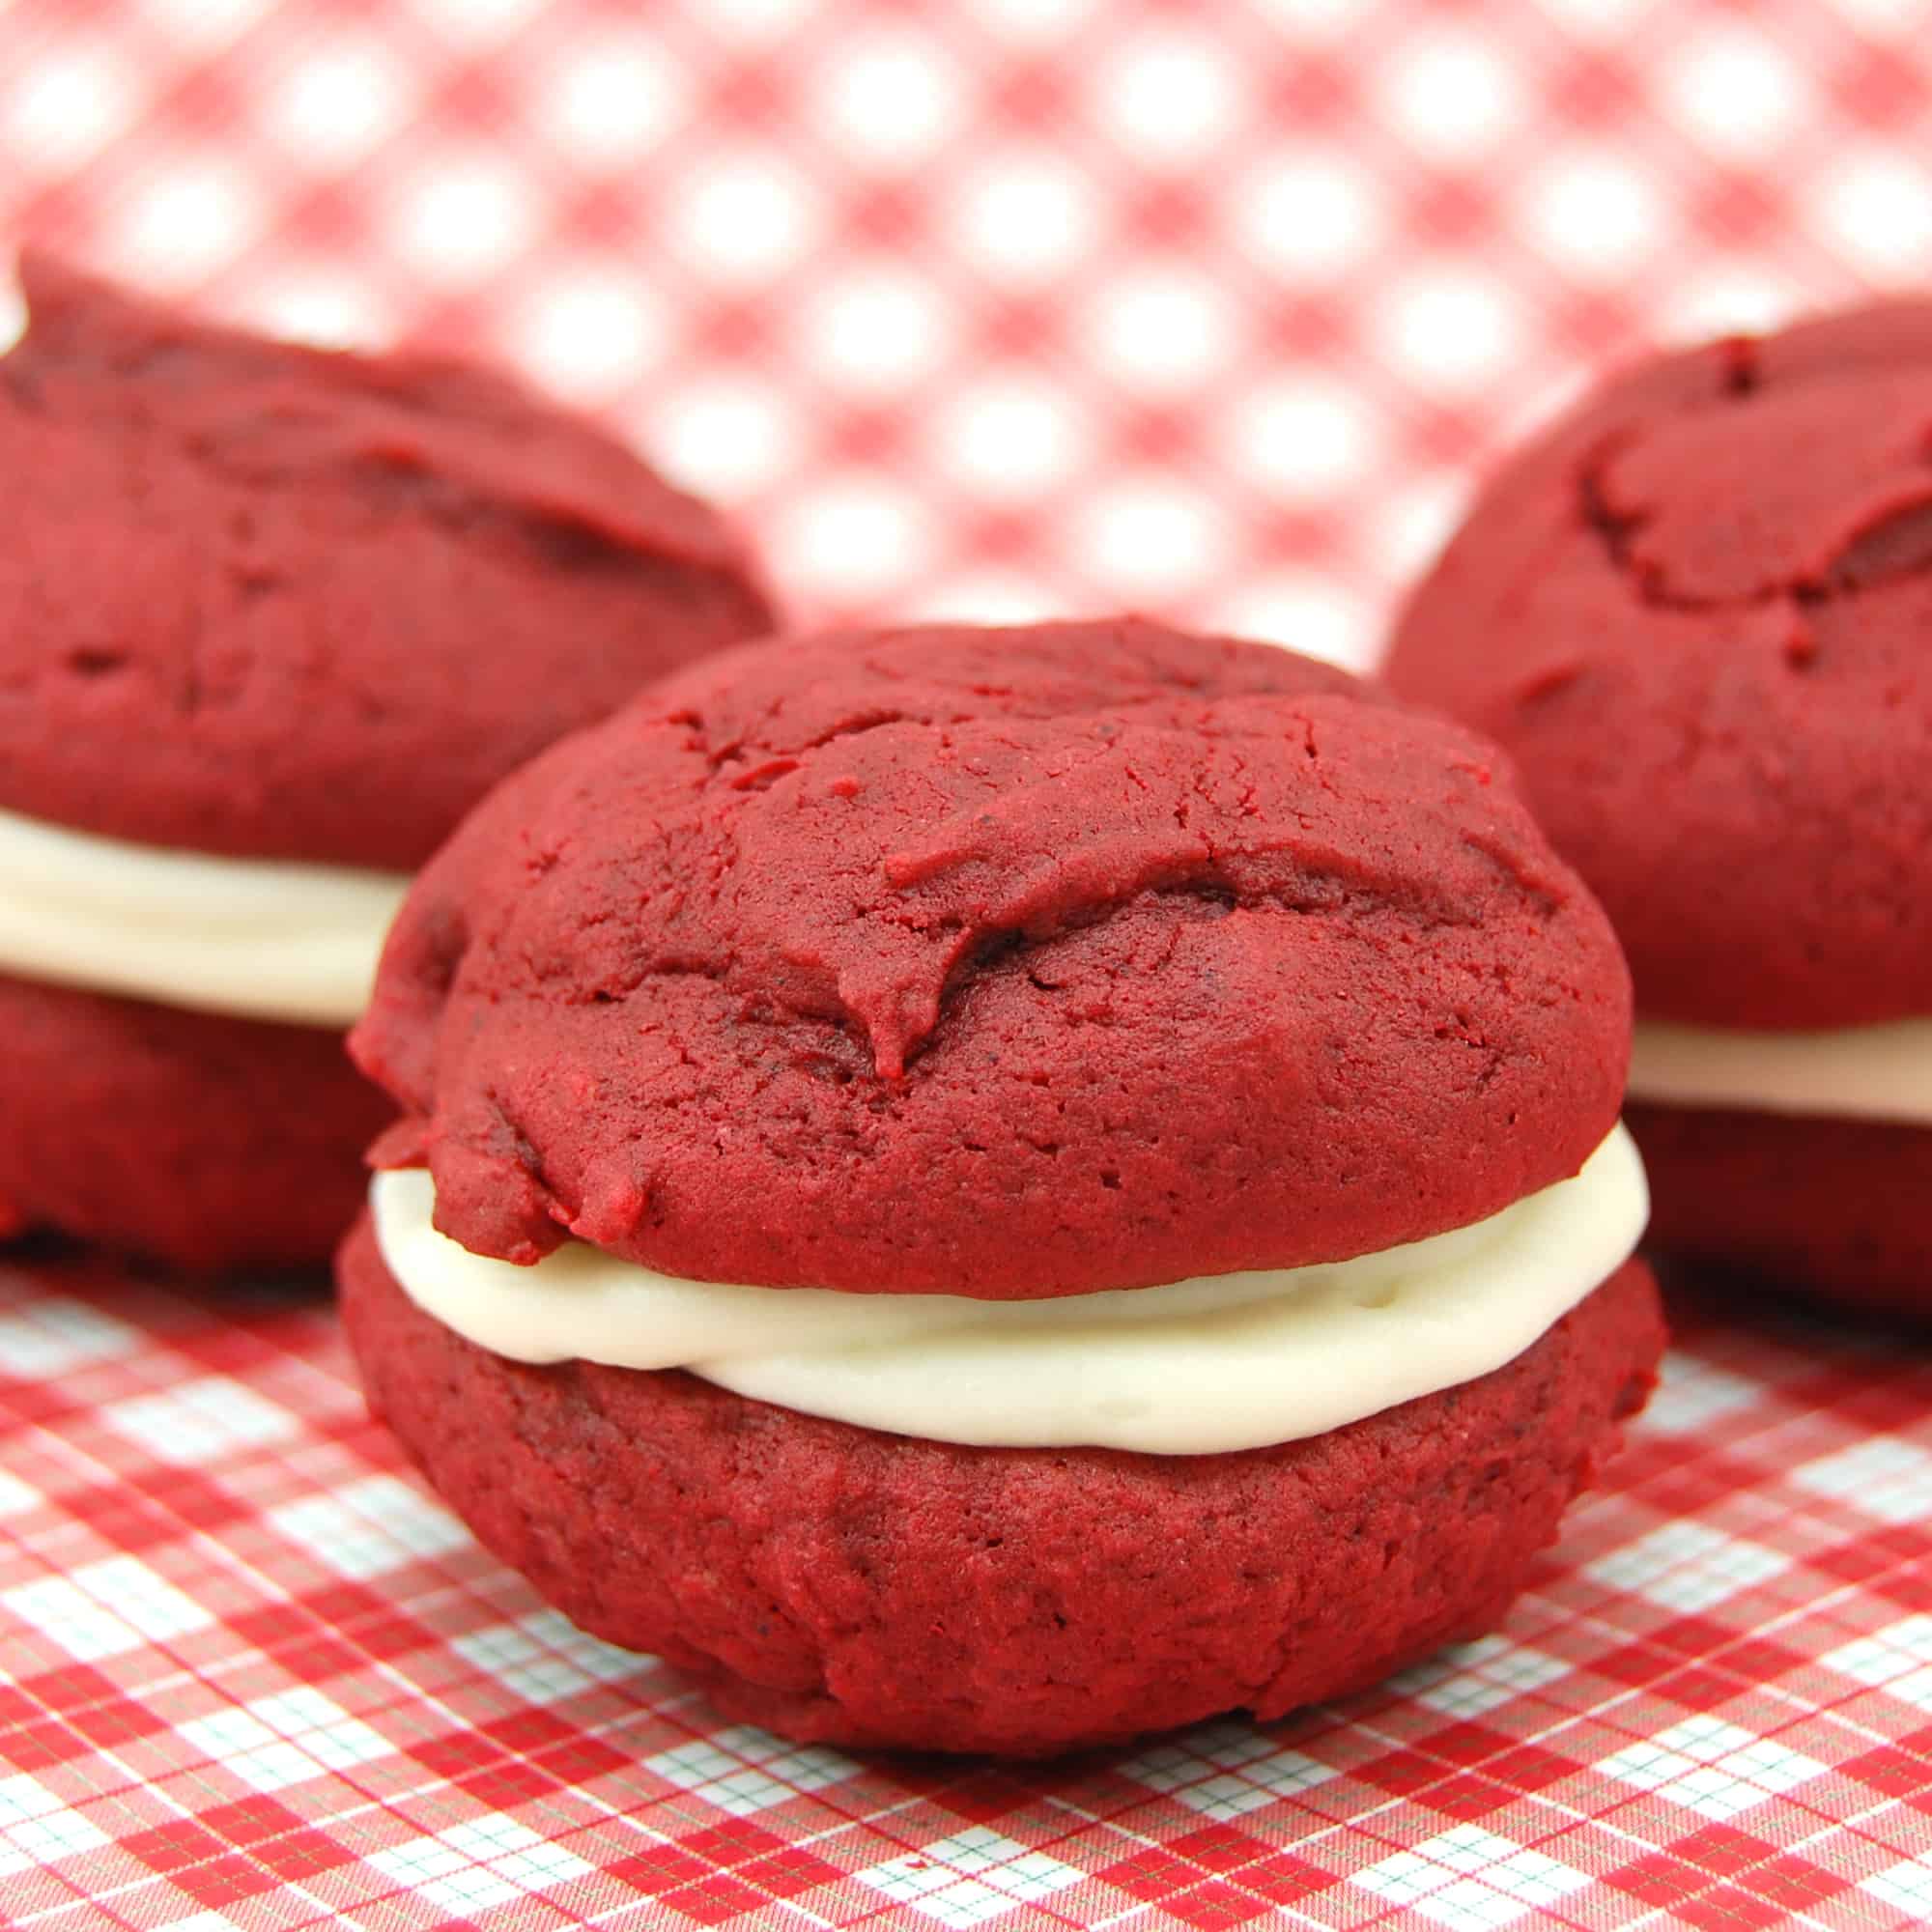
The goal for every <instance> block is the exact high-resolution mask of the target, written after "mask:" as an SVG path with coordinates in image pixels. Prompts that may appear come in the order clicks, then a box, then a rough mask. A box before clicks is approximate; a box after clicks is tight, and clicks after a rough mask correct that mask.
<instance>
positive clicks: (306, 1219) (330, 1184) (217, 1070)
mask: <svg viewBox="0 0 1932 1932" xmlns="http://www.w3.org/2000/svg"><path fill="white" fill-rule="evenodd" d="M0 1039H4V1040H5V1041H6V1052H5V1055H4V1056H0V1201H5V1202H7V1203H9V1204H11V1205H12V1207H13V1208H14V1211H15V1213H16V1215H17V1217H18V1219H19V1220H20V1221H22V1222H23V1223H25V1224H27V1225H30V1226H33V1225H44V1226H49V1227H54V1228H59V1229H62V1230H64V1231H65V1232H66V1233H68V1234H71V1235H77V1236H80V1237H81V1238H82V1239H83V1240H89V1241H99V1242H101V1243H104V1244H106V1245H108V1246H111V1247H117V1248H124V1249H127V1250H128V1251H130V1252H132V1253H135V1254H139V1255H144V1256H148V1257H151V1258H152V1259H154V1260H156V1261H160V1262H165V1263H168V1264H171V1265H173V1266H175V1267H180V1268H186V1269H192V1270H197V1271H200V1270H208V1271H217V1270H219V1271H226V1270H231V1269H239V1268H250V1267H252V1268H265V1269H267V1268H288V1267H307V1266H313V1265H315V1264H319V1263H322V1262H325V1261H327V1258H328V1255H329V1251H330V1249H331V1248H332V1247H333V1246H334V1244H335V1242H336V1241H337V1240H338V1239H340V1237H341V1235H342V1232H343V1230H344V1229H345V1228H347V1227H348V1225H349V1223H350V1222H351V1221H352V1220H353V1219H354V1218H355V1212H356V1208H357V1206H358V1205H359V1203H360V1201H361V1198H362V1195H363V1192H364V1189H365V1187H366V1184H367V1175H366V1174H365V1172H364V1170H363V1167H362V1151H363V1149H364V1148H366V1147H367V1146H368V1145H369V1143H370V1141H371V1140H373V1139H374V1138H375V1136H376V1134H377V1133H378V1132H379V1131H380V1130H381V1128H382V1127H383V1125H384V1123H385V1122H387V1121H388V1120H389V1119H390V1118H391V1117H392V1115H393V1112H394V1110H393V1109H392V1108H391V1107H390V1106H389V1105H388V1103H387V1102H386V1101H385V1100H384V1097H383V1095H382V1094H380V1093H378V1092H377V1091H376V1089H375V1088H374V1087H372V1086H370V1085H369V1083H368V1082H367V1081H365V1080H364V1079H363V1078H362V1076H361V1075H360V1074H359V1073H357V1072H356V1071H355V1067H354V1066H352V1065H350V1062H349V1057H348V1055H347V1054H346V1053H345V1052H344V1051H343V1046H342V1036H341V1035H340V1034H339V1033H333V1032H330V1031H328V1030H327V1029H326V1028H322V1027H298V1026H274V1025H270V1024H267V1023H265V1022H262V1021H258V1020H241V1019H230V1018H228V1017H226V1016H225V1015H221V1014H216V1013H196V1012H186V1011H184V1010H182V1009H179V1008H175V1007H163V1006H156V1005H153V1004H150V1003H149V1002H147V1001H144V1000H123V999H116V998H114V997H112V996H110V995H107V994H102V993H91V992H83V991H81V990H79V989H78V988H75V987H70V986H47V985H42V984H39V983H38V982H35V981H31V980H13V979H7V978H4V977H0Z"/></svg>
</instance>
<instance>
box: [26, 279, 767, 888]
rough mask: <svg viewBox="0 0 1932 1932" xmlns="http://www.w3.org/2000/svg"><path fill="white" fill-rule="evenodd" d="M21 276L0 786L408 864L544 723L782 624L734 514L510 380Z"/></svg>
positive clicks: (205, 840) (184, 829) (254, 845)
mask: <svg viewBox="0 0 1932 1932" xmlns="http://www.w3.org/2000/svg"><path fill="white" fill-rule="evenodd" d="M20 275H21V281H22V284H23V287H24V289H25V292H26V296H27V300H28V306H29V316H30V322H29V327H28V329H27V332H26V334H25V335H24V336H23V337H22V339H21V340H20V342H19V343H18V344H17V345H16V346H15V347H14V349H13V350H12V351H11V352H10V353H9V354H8V355H6V356H5V357H4V359H0V456H4V461H0V493H4V503H5V509H6V518H7V525H8V533H9V535H8V542H7V544H6V546H5V548H4V551H0V807H4V808H7V809H10V810H16V811H20V812H24V813H27V814H30V815H32V816H34V817H37V818H41V819H44V820H48V821H51V822H53V823H56V824H59V825H63V826H67V827H71V828H73V829H75V830H79V831H84V832H94V833H100V834H105V835H107V836H109V837H112V838H127V839H131V840H135V841H138V842H142V843H147V844H156V845H169V846H182V847H188V848H191V849H194V850H197V851H202V852H210V853H216V854H225V855H230V856H238V857H270V858H299V859H307V860H315V861H335V862H339V863H342V864H346V865H354V866H364V867H379V868H384V869H395V870H406V869H409V868H411V867H414V866H415V865H417V864H419V863H420V862H421V861H422V860H423V859H424V858H426V857H427V856H428V855H429V852H430V851H431V849H432V848H433V847H434V846H435V845H436V843H437V842H438V840H440V838H442V837H443V835H444V834H445V833H446V832H447V831H448V830H449V828H450V826H451V825H452V824H453V823H454V822H455V821H456V819H457V818H458V817H459V816H460V815H461V814H462V812H463V811H464V810H466V809H467V808H468V807H469V805H470V804H471V803H472V802H473V801H474V800H475V799H476V798H477V797H478V796H479V795H480V794H481V793H482V792H483V791H484V790H485V789H486V788H487V787H488V786H489V785H490V784H491V783H492V782H493V781H495V780H496V779H497V778H499V777H500V776H502V774H503V773H505V772H507V771H509V770H511V769H512V768H513V767H514V766H516V765H518V764H519V763H521V762H522V761H523V760H524V759H526V758H527V757H529V756H530V755H531V754H532V753H535V752H536V751H538V750H539V749H540V748H541V747H543V746H544V745H546V744H548V743H550V742H551V740H553V739H554V738H555V737H557V736H558V735H560V734H561V733H562V732H564V731H567V730H570V729H572V728H573V727H575V726H577V725H582V724H584V723H587V722H588V721H589V720H591V719H593V718H598V717H601V716H603V715H604V714H605V713H606V712H608V711H611V710H612V709H613V708H614V707H615V706H616V705H618V704H619V703H621V702H622V701H623V700H624V699H625V698H626V697H627V696H629V695H630V694H631V693H632V692H633V691H635V690H636V689H637V687H638V686H639V684H641V683H642V682H643V681H645V680H646V679H648V678H650V677H653V676H655V675H657V674H658V673H660V672H663V671H666V670H669V669H671V668H674V667H676V666H678V665H681V664H683V663H685V662H687V661H688V660H690V659H692V658H694V657H696V656H697V655H699V654H700V653H701V652H703V651H705V650H708V649H712V648H715V647H716V646H718V645H721V644H724V643H727V642H730V641H733V640H735V639H740V638H745V637H750V636H753V635H754V634H755V633H757V632H759V631H762V630H764V629H765V628H767V626H768V625H769V623H770V620H771V612H770V610H769V607H768V606H767V604H766V602H765V599H764V596H763V593H762V591H761V590H760V589H759V587H758V585H757V582H756V581H755V578H754V576H753V572H752V569H751V566H750V563H749V561H748V558H747V557H746V555H745V554H744V553H743V552H741V550H740V549H739V547H738V546H737V544H736V542H735V540H734V539H733V538H732V536H731V535H730V533H729V531H728V529H727V527H726V526H725V524H724V522H723V521H722V520H721V519H719V518H718V517H717V516H716V515H715V514H714V513H713V512H712V511H711V510H710V509H709V508H708V507H706V506H705V505H704V504H702V503H699V502H698V501H696V499H694V498H692V497H686V496H684V495H683V494H681V493H680V492H678V491H675V490H673V489H671V488H670V487H669V486H668V484H666V483H665V482H664V481H663V480H662V479H660V478H659V477H658V476H656V475H655V474H654V473H653V472H652V471H651V470H649V469H646V468H645V466H644V465H643V464H642V463H640V462H639V460H638V459H637V458H636V457H635V456H634V455H632V454H631V453H630V452H629V451H628V450H627V449H625V448H624V447H623V446H622V445H621V444H619V443H618V442H616V441H614V440H612V439H611V438H610V437H608V436H606V435H605V434H603V433H602V432H601V431H599V430H596V429H594V428H593V427H591V426H590V425H589V424H588V423H587V422H584V421H582V420H581V419H579V418H577V417H574V416H571V415H570V414H568V413H567V412H563V411H561V410H559V409H557V408H556V407H554V405H551V404H548V403H546V402H543V401H540V400H539V399H538V398H536V397H534V396H533V395H531V394H529V393H528V392H526V390H525V389H523V388H522V387H521V386H520V385H519V384H516V383H514V382H512V381H510V380H509V379H508V378H506V377H503V376H499V375H496V374H493V373H491V372H489V371H485V370H481V369H477V368H475V367H472V366H469V365H465V364H459V363H451V362H444V361H440V360H438V359H435V358H432V357H428V356H420V355H386V356H380V357H378V356H365V355H350V354H345V353H330V352H325V351H320V350H314V349H304V348H299V347H296V346H293V345H290V344H286V343H280V342H272V341H269V340H266V339H264V338H261V337H258V336H253V335H248V334H245V333H242V332H241V331H238V330H231V329H226V328H222V327H216V326H214V325H212V324H210V323H207V322H204V321H202V320H199V319H197V318H194V317H190V316H186V315H184V314H182V313H180V312H177V311H175V310H172V309H168V308H164V307H162V306H160V305H158V304H155V303H150V302H148V301H145V300H142V299H139V298H135V297H133V296H131V295H129V294H126V293H124V292H121V291H117V290H116V289H114V288H112V287H110V286H109V285H107V284H105V283H103V282H99V281H97V280H95V279H93V278H92V277H90V276H87V275H84V274H81V273H79V272H77V271H76V270H71V269H69V268H67V267H65V266H63V265H61V264H60V263H58V262H55V261H52V260H49V259H47V258H46V257H44V256H41V255H37V254H34V253H32V252H29V253H27V254H26V255H24V256H23V258H22V261H21V265H20Z"/></svg>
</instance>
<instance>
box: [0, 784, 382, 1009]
mask: <svg viewBox="0 0 1932 1932" xmlns="http://www.w3.org/2000/svg"><path fill="white" fill-rule="evenodd" d="M409 884H410V882H409V880H408V879H407V878H406V877H404V876H402V875H401V874H398V873H390V872H373V871H362V870H358V869H357V868H355V867H348V866H309V865H301V864H298V863H296V862H294V861H290V860H281V859H222V858H216V857H214V856H213V855H212V854H210V853H205V852H185V851H181V850H178V849H175V848H173V847H170V846H162V845H139V844H135V843H133V842H131V841H129V840H127V839H120V838H100V837H99V836H98V835H96V834H94V833H91V832H73V831H70V830H69V829H68V828H67V827H65V826H61V825H48V824H46V823H44V822H43V821H42V820H39V819H34V818H26V817H23V816H21V815H20V814H19V813H17V812H12V811H0V970H4V971H6V972H9V973H12V974H14V975H16V976H18V977H19V978H22V979H28V980H55V981H58V982H61V983H63V984H67V985H72V986H87V987H91V988H93V989H94V990H96V991H97V992H103V993H123V994H128V995H130V996H132V997H133V998H136V999H142V1000H157V1001H159V1002H161V1003H162V1004H163V1005H165V1006H171V1007H191V1008H196V1009H200V1010H202V1011H206V1012H213V1013H233V1014H236V1015H238V1016H240V1017H241V1018H245V1019H265V1020H288V1021H294V1022H296V1023H298V1024H301V1025H308V1026H327V1027H347V1026H350V1025H352V1024H353V1023H354V1022H355V1020H357V1019H359V1018H360V1017H361V1014H362V1009H363V1007H364V1006H366V1005H367V1004H368V999H369V987H370V984H371V982H372V981H373V980H374V979H375V977H376V962H377V960H378V958H379V957H380V956H381V954H382V951H383V940H384V936H385V935H386V933H387V932H388V929H389V922H390V921H391V920H392V919H393V918H394V917H395V915H396V908H397V907H398V906H399V905H401V903H402V899H403V895H404V894H405V893H406V892H407V891H408V890H409Z"/></svg>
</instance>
